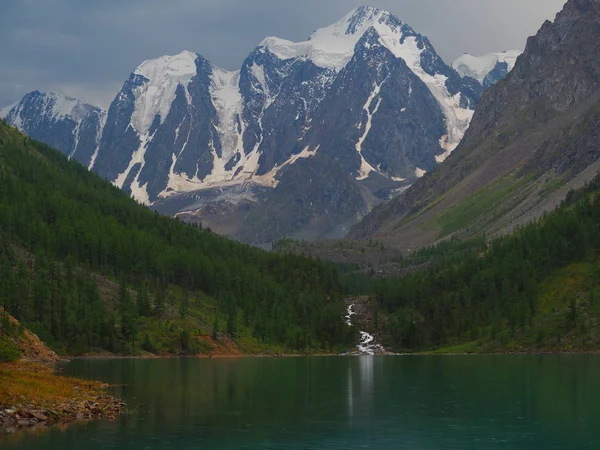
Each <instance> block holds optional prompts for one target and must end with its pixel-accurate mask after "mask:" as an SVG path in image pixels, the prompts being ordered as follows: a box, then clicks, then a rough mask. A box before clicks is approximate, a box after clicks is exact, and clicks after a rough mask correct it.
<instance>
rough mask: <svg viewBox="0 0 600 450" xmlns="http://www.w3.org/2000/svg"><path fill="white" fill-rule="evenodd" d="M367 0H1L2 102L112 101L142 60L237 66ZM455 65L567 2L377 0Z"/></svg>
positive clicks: (503, 45) (518, 43)
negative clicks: (186, 53)
mask: <svg viewBox="0 0 600 450" xmlns="http://www.w3.org/2000/svg"><path fill="white" fill-rule="evenodd" d="M364 3H365V1H364V0H362V1H361V0H358V1H354V0H302V1H291V0H196V1H193V0H170V1H166V0H160V1H159V0H126V1H125V0H103V1H88V0H85V1H83V0H3V1H2V7H1V9H0V39H1V42H2V43H3V45H1V46H0V105H6V104H9V103H11V102H13V101H16V100H17V99H18V98H19V97H20V96H22V95H23V94H24V93H26V92H29V91H31V90H33V89H39V90H57V91H60V92H63V93H66V94H69V95H72V96H75V97H78V98H81V99H82V100H86V101H89V102H92V103H96V104H100V105H102V106H106V105H107V104H108V103H109V102H110V100H111V99H112V97H113V96H114V95H115V93H116V92H117V91H118V89H119V88H120V85H121V84H122V83H123V81H124V80H125V78H126V77H127V76H128V74H129V73H130V72H131V71H132V70H133V69H134V68H135V67H136V66H137V65H138V64H139V63H140V62H141V61H143V60H144V59H148V58H154V57H157V56H160V55H163V54H173V53H179V52H180V51H181V50H184V49H187V50H192V51H194V52H198V53H201V54H203V55H204V56H205V57H206V58H208V59H209V60H211V61H212V62H214V63H215V64H216V65H218V66H221V67H223V68H226V69H231V70H233V69H237V68H239V66H240V65H241V62H242V61H243V59H244V58H245V57H246V56H247V55H248V53H249V52H250V51H251V50H252V48H254V47H255V46H256V45H257V44H258V43H259V42H260V41H261V40H262V39H263V38H264V37H266V36H278V37H282V38H286V39H290V40H304V39H306V37H308V35H310V33H311V32H312V31H313V30H314V29H316V28H319V27H322V26H325V25H328V24H330V23H333V22H335V21H337V20H338V19H339V18H340V17H342V16H343V15H344V14H346V13H347V12H348V11H350V10H351V9H352V8H355V7H356V6H359V5H361V4H364ZM367 3H369V4H371V5H372V6H376V7H379V8H383V9H387V10H389V11H391V12H392V13H394V14H396V15H397V16H398V17H399V18H400V19H402V20H404V21H405V22H407V23H409V24H410V25H412V26H413V28H415V29H416V30H417V31H418V32H420V33H422V34H425V35H427V36H429V38H430V40H431V41H432V43H433V45H434V46H435V47H436V48H437V50H438V52H439V53H440V55H441V56H442V57H443V58H444V59H445V60H446V61H447V62H448V63H449V62H451V61H452V60H453V59H454V58H456V57H457V56H459V55H460V54H462V53H464V52H470V53H474V54H482V53H487V52H491V51H498V50H503V49H508V48H522V47H523V46H524V45H525V40H526V38H527V36H529V35H531V34H534V33H535V32H536V31H537V29H538V28H539V27H540V26H541V24H542V23H543V21H544V20H545V19H552V18H553V17H554V15H555V14H556V12H557V11H558V10H559V9H560V8H561V7H562V4H563V3H564V0H371V1H370V2H367Z"/></svg>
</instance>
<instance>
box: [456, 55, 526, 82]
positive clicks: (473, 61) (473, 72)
mask: <svg viewBox="0 0 600 450" xmlns="http://www.w3.org/2000/svg"><path fill="white" fill-rule="evenodd" d="M521 53H523V50H507V51H504V52H499V53H488V54H487V55H482V56H473V55H470V54H469V53H465V54H464V55H462V56H460V57H459V58H457V59H455V60H454V62H453V63H452V68H453V69H454V70H456V71H457V72H458V74H459V75H460V76H461V77H471V78H474V79H476V80H477V81H479V82H480V83H483V80H484V79H485V77H486V76H487V74H488V73H490V72H491V71H492V70H493V69H494V67H496V64H498V63H499V62H506V63H507V64H508V71H509V72H510V71H511V70H512V69H513V68H514V67H515V63H516V61H517V58H518V57H519V55H520V54H521Z"/></svg>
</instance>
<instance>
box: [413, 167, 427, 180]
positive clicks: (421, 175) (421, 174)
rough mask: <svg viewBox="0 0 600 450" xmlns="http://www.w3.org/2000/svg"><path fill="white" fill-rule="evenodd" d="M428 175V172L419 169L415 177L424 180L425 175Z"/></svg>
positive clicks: (416, 170)
mask: <svg viewBox="0 0 600 450" xmlns="http://www.w3.org/2000/svg"><path fill="white" fill-rule="evenodd" d="M426 173H427V171H426V170H423V169H420V168H418V167H417V168H416V169H415V175H416V176H417V178H422V177H423V175H425V174H426Z"/></svg>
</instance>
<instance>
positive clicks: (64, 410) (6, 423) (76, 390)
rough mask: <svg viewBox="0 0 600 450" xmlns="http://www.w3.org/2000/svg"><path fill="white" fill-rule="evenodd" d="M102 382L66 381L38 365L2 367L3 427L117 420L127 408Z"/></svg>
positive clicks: (0, 412) (0, 399) (0, 419)
mask: <svg viewBox="0 0 600 450" xmlns="http://www.w3.org/2000/svg"><path fill="white" fill-rule="evenodd" d="M109 387H110V386H108V385H107V384H104V383H101V382H98V381H88V380H81V379H76V378H70V377H65V376H62V375H59V374H57V373H56V371H55V370H54V369H53V368H51V367H48V366H46V365H42V364H39V363H35V362H26V361H19V362H12V363H1V364H0V426H2V427H13V428H15V427H16V428H28V427H32V426H36V425H37V426H50V425H56V424H71V423H74V422H78V421H87V420H94V419H109V420H112V419H115V418H116V416H117V415H118V414H120V413H121V412H123V411H124V409H125V407H126V405H125V403H123V402H122V401H121V400H119V399H118V398H116V397H114V396H113V395H110V394H109V393H108V389H109Z"/></svg>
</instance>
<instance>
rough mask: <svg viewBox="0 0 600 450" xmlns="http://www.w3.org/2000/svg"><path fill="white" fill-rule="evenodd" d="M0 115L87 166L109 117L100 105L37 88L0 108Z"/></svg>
mask: <svg viewBox="0 0 600 450" xmlns="http://www.w3.org/2000/svg"><path fill="white" fill-rule="evenodd" d="M0 117H2V118H4V119H6V120H7V121H8V122H9V123H11V124H13V125H14V126H16V127H18V128H20V129H21V130H23V131H25V132H26V133H27V134H28V135H29V136H31V137H33V138H34V139H37V140H39V141H42V142H45V143H47V144H48V145H51V146H52V147H55V148H58V149H60V150H62V151H63V152H64V153H65V154H66V155H67V156H69V158H74V159H76V160H77V161H79V162H81V163H83V164H85V165H86V166H89V164H90V161H91V160H92V156H93V154H94V152H95V150H96V149H97V147H98V142H99V139H100V134H101V131H102V127H103V126H104V121H105V119H106V115H105V113H104V111H102V110H101V109H100V108H97V107H95V106H92V105H88V104H86V103H82V102H80V101H79V100H76V99H74V98H71V97H67V96H65V95H61V94H56V93H41V92H38V91H33V92H30V93H29V94H27V95H25V96H24V97H23V98H22V99H21V100H20V101H19V102H17V103H15V104H14V105H11V106H9V107H8V108H4V109H3V110H0Z"/></svg>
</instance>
